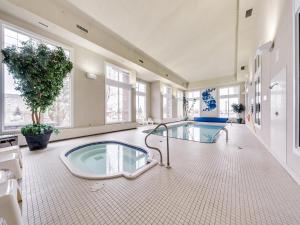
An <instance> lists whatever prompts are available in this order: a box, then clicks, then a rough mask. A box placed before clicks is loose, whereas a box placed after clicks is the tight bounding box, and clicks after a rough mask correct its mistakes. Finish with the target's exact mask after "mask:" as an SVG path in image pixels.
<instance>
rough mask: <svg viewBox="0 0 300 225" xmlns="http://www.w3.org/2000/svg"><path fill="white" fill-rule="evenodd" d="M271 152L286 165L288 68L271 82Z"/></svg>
mask: <svg viewBox="0 0 300 225" xmlns="http://www.w3.org/2000/svg"><path fill="white" fill-rule="evenodd" d="M270 89H271V151H272V153H273V155H274V156H275V157H276V158H277V159H278V160H279V161H280V162H281V163H284V164H285V163H286V68H284V69H283V70H281V71H280V72H279V73H278V74H277V75H276V76H275V77H274V78H273V79H272V81H271V84H270Z"/></svg>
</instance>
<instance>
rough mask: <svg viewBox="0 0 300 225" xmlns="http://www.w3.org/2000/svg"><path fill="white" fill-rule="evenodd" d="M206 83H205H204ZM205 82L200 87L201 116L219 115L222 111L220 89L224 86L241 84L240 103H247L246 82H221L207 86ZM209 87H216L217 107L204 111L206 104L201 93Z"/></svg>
mask: <svg viewBox="0 0 300 225" xmlns="http://www.w3.org/2000/svg"><path fill="white" fill-rule="evenodd" d="M204 84H205V83H204ZM204 84H202V85H200V86H201V89H200V91H199V92H200V116H202V117H219V112H220V105H219V104H220V99H219V89H220V88H223V87H230V86H239V87H240V96H239V98H240V103H241V104H243V105H245V95H244V92H245V84H244V83H236V82H235V83H231V84H223V85H222V84H219V85H218V86H212V85H209V86H205V85H204ZM207 88H216V102H217V109H216V110H214V111H210V112H207V111H205V112H203V111H202V105H203V104H204V102H203V101H202V99H201V93H202V91H203V90H205V89H207ZM196 90H197V89H193V91H196ZM241 116H242V118H243V117H244V114H242V115H241Z"/></svg>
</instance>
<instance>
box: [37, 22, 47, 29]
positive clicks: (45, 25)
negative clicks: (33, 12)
mask: <svg viewBox="0 0 300 225" xmlns="http://www.w3.org/2000/svg"><path fill="white" fill-rule="evenodd" d="M39 24H40V25H42V26H43V27H47V28H48V25H47V24H44V23H42V22H39Z"/></svg>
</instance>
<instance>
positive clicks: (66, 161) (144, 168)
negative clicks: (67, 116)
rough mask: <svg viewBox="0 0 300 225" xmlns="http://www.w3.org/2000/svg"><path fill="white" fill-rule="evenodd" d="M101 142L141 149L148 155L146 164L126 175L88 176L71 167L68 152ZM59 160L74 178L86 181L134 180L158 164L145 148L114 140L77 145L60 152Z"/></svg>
mask: <svg viewBox="0 0 300 225" xmlns="http://www.w3.org/2000/svg"><path fill="white" fill-rule="evenodd" d="M103 142H111V143H117V144H121V145H126V146H131V147H134V148H135V149H137V150H138V149H141V150H142V151H145V152H146V153H147V154H148V160H147V162H148V163H147V164H146V165H144V166H142V167H141V168H139V169H137V170H136V171H135V172H133V173H128V172H120V173H114V174H110V175H105V176H104V175H101V176H99V175H91V174H88V173H86V172H83V171H80V170H79V169H77V168H76V167H75V166H73V165H72V164H71V163H70V160H69V159H68V158H67V156H66V154H67V153H68V152H70V151H72V150H73V151H76V150H77V148H78V149H79V148H80V147H82V146H87V145H90V144H97V143H99V144H101V143H103ZM60 159H61V161H62V162H63V164H64V165H65V166H66V167H67V169H68V170H69V171H70V172H71V173H72V174H73V175H74V176H76V177H79V178H83V179H88V180H104V179H111V178H117V177H125V178H127V179H135V178H137V177H138V176H140V175H141V174H143V173H144V172H146V171H147V170H149V169H151V168H152V167H154V166H155V165H156V164H158V161H157V160H155V159H154V158H153V153H152V152H151V151H149V150H148V149H146V148H143V147H139V146H137V145H132V144H129V143H126V142H123V141H115V140H102V141H97V142H91V143H86V144H83V145H79V146H77V147H75V148H72V149H66V150H64V151H62V152H61V153H60Z"/></svg>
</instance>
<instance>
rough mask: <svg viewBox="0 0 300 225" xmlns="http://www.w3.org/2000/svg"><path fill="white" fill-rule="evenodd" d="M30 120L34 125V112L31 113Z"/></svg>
mask: <svg viewBox="0 0 300 225" xmlns="http://www.w3.org/2000/svg"><path fill="white" fill-rule="evenodd" d="M31 120H32V123H33V124H36V120H35V117H34V110H32V111H31Z"/></svg>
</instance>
